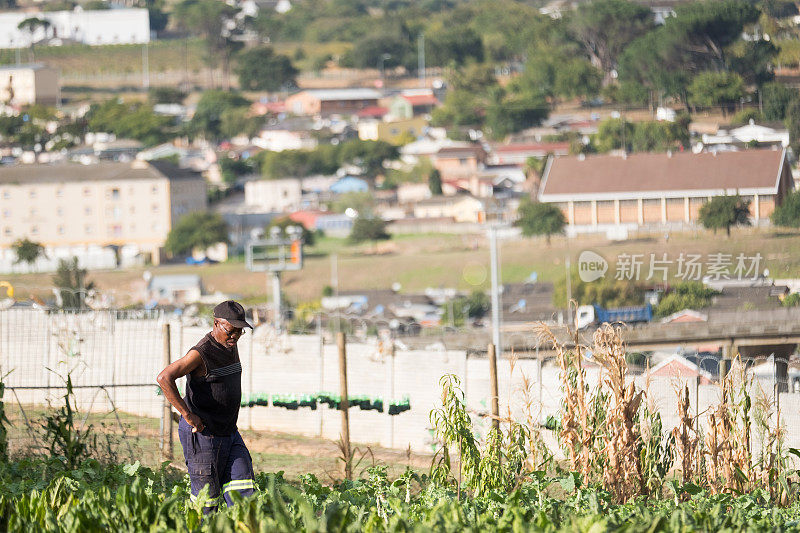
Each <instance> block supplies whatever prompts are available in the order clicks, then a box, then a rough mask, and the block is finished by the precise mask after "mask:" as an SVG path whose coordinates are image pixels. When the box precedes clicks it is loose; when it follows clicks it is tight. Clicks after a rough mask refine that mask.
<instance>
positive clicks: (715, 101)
mask: <svg viewBox="0 0 800 533" xmlns="http://www.w3.org/2000/svg"><path fill="white" fill-rule="evenodd" d="M688 90H689V103H691V104H692V105H695V106H699V107H714V106H720V107H721V108H722V113H723V115H724V114H726V113H727V112H728V111H731V110H733V109H734V108H735V107H736V104H737V102H739V99H740V98H742V97H743V96H744V95H745V87H744V80H743V79H742V77H741V76H739V75H738V74H736V73H735V72H701V73H700V74H698V75H697V76H695V77H694V79H693V80H692V83H691V85H689V89H688Z"/></svg>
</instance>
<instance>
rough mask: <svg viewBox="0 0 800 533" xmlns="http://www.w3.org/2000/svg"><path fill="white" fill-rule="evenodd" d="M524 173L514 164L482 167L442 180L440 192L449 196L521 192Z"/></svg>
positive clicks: (490, 195)
mask: <svg viewBox="0 0 800 533" xmlns="http://www.w3.org/2000/svg"><path fill="white" fill-rule="evenodd" d="M525 180H526V178H525V173H524V172H523V171H522V169H521V168H519V167H518V166H516V165H503V166H491V167H483V168H481V169H480V170H477V171H475V172H473V173H470V174H464V175H462V176H457V177H453V176H448V178H446V179H443V180H442V193H443V194H444V195H445V196H451V195H453V194H458V193H460V192H468V193H470V194H472V195H473V196H476V197H478V198H491V197H495V196H513V195H514V193H522V192H523V186H524V184H525Z"/></svg>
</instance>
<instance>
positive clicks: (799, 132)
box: [783, 98, 800, 154]
mask: <svg viewBox="0 0 800 533" xmlns="http://www.w3.org/2000/svg"><path fill="white" fill-rule="evenodd" d="M783 121H784V123H785V124H786V129H788V130H789V141H790V143H791V146H792V151H794V153H796V154H800V98H795V99H794V100H792V101H791V102H789V105H787V106H786V117H785V118H784V120H783Z"/></svg>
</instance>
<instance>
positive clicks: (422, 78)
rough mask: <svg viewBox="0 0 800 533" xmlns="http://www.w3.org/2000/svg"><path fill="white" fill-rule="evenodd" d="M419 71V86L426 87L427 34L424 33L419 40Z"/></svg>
mask: <svg viewBox="0 0 800 533" xmlns="http://www.w3.org/2000/svg"><path fill="white" fill-rule="evenodd" d="M417 71H418V72H417V75H418V76H419V86H420V87H425V34H422V33H420V34H419V38H418V39H417Z"/></svg>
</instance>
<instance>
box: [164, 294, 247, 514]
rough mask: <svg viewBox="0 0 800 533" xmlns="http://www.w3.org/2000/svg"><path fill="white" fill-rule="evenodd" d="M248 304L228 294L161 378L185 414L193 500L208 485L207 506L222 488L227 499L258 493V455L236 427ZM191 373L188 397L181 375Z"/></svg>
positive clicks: (182, 431) (181, 428)
mask: <svg viewBox="0 0 800 533" xmlns="http://www.w3.org/2000/svg"><path fill="white" fill-rule="evenodd" d="M252 327H253V326H251V325H250V324H249V323H248V322H247V320H245V314H244V308H243V307H242V306H241V304H239V303H238V302H234V301H233V300H228V301H226V302H222V303H221V304H219V305H218V306H216V307H215V308H214V328H213V329H212V330H211V332H210V333H208V334H207V335H206V336H205V337H203V339H202V340H201V341H200V342H198V343H197V345H196V346H194V347H193V348H192V349H191V350H189V352H188V353H187V354H186V355H185V356H183V357H182V358H181V359H179V360H177V361H175V362H174V363H171V364H170V365H169V366H168V367H167V368H165V369H164V370H162V371H161V373H160V374H159V375H158V377H157V378H156V381H157V382H158V385H159V386H160V387H161V390H163V391H164V396H165V397H166V398H167V400H169V403H171V404H172V406H173V407H175V409H177V411H178V412H179V413H180V414H181V419H180V423H179V424H178V436H179V437H180V441H181V446H183V456H184V458H185V459H186V466H187V467H188V469H189V479H190V480H191V500H192V501H193V502H194V501H196V500H197V495H198V494H199V493H200V491H201V490H202V489H203V487H205V486H208V496H209V497H210V501H209V502H208V503H207V504H206V505H205V507H204V508H203V512H204V513H209V512H211V511H213V510H215V509H216V508H217V504H218V501H219V496H220V489H221V490H222V493H223V496H224V498H225V502H226V503H227V504H228V505H232V504H233V500H232V498H231V493H232V492H233V491H237V492H239V494H241V495H242V496H249V495H251V494H252V493H253V491H254V489H255V485H254V482H253V461H252V459H251V458H250V452H249V451H248V450H247V447H246V446H245V444H244V441H243V440H242V437H241V435H239V431H238V430H237V429H236V420H237V418H238V416H239V404H240V402H241V399H242V364H241V363H240V361H239V351H238V349H237V347H236V343H237V342H238V341H239V338H240V337H241V336H242V335H243V334H244V328H251V329H252ZM183 376H186V397H185V398H181V397H180V395H179V394H178V387H177V386H176V385H175V380H176V379H178V378H180V377H183Z"/></svg>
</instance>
